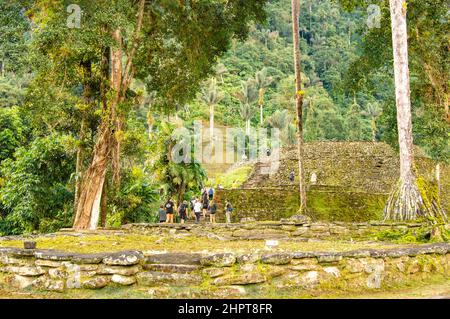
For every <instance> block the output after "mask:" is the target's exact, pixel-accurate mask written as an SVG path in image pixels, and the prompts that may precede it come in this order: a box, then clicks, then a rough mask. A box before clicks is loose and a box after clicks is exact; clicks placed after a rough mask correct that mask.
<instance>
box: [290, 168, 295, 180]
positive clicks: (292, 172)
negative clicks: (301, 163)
mask: <svg viewBox="0 0 450 319" xmlns="http://www.w3.org/2000/svg"><path fill="white" fill-rule="evenodd" d="M294 179H295V172H294V171H291V173H290V174H289V180H290V181H291V183H293V182H294Z"/></svg>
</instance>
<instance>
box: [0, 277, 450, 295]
mask: <svg viewBox="0 0 450 319" xmlns="http://www.w3.org/2000/svg"><path fill="white" fill-rule="evenodd" d="M97 294H98V295H97ZM138 294H139V293H137V294H132V296H131V295H130V294H129V292H128V293H127V292H125V291H124V292H123V293H117V292H116V293H114V294H111V295H109V294H108V293H106V294H105V292H103V293H102V292H101V291H98V292H97V293H95V292H94V293H93V292H92V291H90V292H89V293H87V294H85V293H83V291H79V292H75V291H72V292H71V293H70V294H59V293H51V292H48V293H29V292H10V291H6V290H4V289H2V288H0V299H30V298H32V299H61V298H63V299H67V298H81V299H83V298H92V297H94V298H100V299H101V298H119V299H126V298H127V297H128V298H129V297H132V298H147V297H148V295H147V296H146V295H142V296H139V295H138ZM320 298H337V299H450V281H447V282H440V283H428V284H423V285H420V286H414V287H412V288H401V289H394V290H391V291H378V292H377V291H374V292H371V293H358V294H356V293H355V294H348V293H347V294H345V295H328V296H327V295H322V296H320Z"/></svg>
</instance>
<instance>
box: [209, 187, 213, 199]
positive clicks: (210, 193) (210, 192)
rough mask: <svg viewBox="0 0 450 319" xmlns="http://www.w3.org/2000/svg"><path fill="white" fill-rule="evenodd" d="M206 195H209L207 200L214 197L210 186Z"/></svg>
mask: <svg viewBox="0 0 450 319" xmlns="http://www.w3.org/2000/svg"><path fill="white" fill-rule="evenodd" d="M208 197H209V200H212V199H213V197H214V189H213V188H212V187H210V188H209V191H208Z"/></svg>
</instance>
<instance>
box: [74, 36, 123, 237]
mask: <svg viewBox="0 0 450 319" xmlns="http://www.w3.org/2000/svg"><path fill="white" fill-rule="evenodd" d="M113 38H114V39H115V40H116V41H118V43H121V37H120V30H116V31H114V34H113ZM109 63H110V65H111V74H110V85H111V89H112V90H113V91H114V97H113V99H112V100H111V101H109V102H106V104H104V110H103V111H104V114H103V119H102V124H101V126H100V131H99V138H98V140H97V143H96V145H95V147H94V154H93V159H92V163H91V165H90V167H89V168H88V170H87V172H86V174H85V176H84V179H83V183H82V192H81V194H80V198H79V201H78V207H77V213H76V216H75V221H74V225H73V227H74V228H75V229H91V230H92V229H96V228H97V224H98V220H99V217H100V202H101V198H102V193H103V184H104V182H105V175H106V169H107V166H108V160H109V156H110V153H111V150H112V149H113V148H114V147H113V146H115V145H114V144H115V143H116V142H115V137H114V135H113V132H112V131H111V126H112V125H114V127H116V126H117V122H116V120H117V114H116V112H117V110H116V109H117V105H118V103H119V96H120V92H121V81H122V51H121V49H120V48H119V49H112V50H111V56H110V61H109ZM116 153H117V148H116ZM117 154H118V153H117ZM113 162H114V161H113ZM113 165H114V164H113ZM113 173H114V171H113Z"/></svg>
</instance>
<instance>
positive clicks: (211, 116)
mask: <svg viewBox="0 0 450 319" xmlns="http://www.w3.org/2000/svg"><path fill="white" fill-rule="evenodd" d="M209 138H210V140H211V142H212V141H213V138H214V104H211V105H210V106H209Z"/></svg>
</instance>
